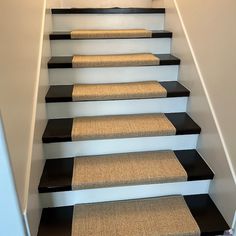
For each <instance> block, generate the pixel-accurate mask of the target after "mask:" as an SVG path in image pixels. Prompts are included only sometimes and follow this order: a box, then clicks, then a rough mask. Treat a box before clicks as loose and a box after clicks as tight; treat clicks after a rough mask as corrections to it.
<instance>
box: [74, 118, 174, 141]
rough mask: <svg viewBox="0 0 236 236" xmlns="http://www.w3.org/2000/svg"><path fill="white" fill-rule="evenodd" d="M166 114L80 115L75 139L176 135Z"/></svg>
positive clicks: (76, 121) (75, 128)
mask: <svg viewBox="0 0 236 236" xmlns="http://www.w3.org/2000/svg"><path fill="white" fill-rule="evenodd" d="M175 134H176V129H175V127H174V126H173V124H172V123H171V122H170V121H169V120H168V118H167V117H166V116H165V114H141V115H118V116H94V117H79V118H75V119H74V120H73V125H72V132H71V137H72V140H73V141H77V140H91V139H112V138H129V137H140V136H141V137H149V136H167V135H175Z"/></svg>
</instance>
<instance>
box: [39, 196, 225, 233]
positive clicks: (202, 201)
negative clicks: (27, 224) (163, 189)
mask: <svg viewBox="0 0 236 236" xmlns="http://www.w3.org/2000/svg"><path fill="white" fill-rule="evenodd" d="M173 197H175V196H173ZM169 198H172V197H171V196H170V197H169ZM158 199H160V198H153V199H151V200H153V201H155V200H158ZM184 200H185V202H186V204H187V207H188V209H189V210H190V212H191V213H192V216H193V218H194V220H195V222H196V223H197V225H198V227H199V229H200V233H201V235H204V236H208V235H209V236H210V235H223V233H224V231H226V230H229V226H228V224H227V223H226V221H225V220H224V218H223V216H222V215H221V213H220V212H219V210H218V209H217V207H216V206H215V204H214V202H213V201H212V200H211V198H210V196H209V195H207V194H201V195H190V196H184ZM143 201H145V199H140V200H135V202H137V203H138V204H139V205H142V203H143ZM123 203H125V204H128V205H129V204H132V203H133V201H132V200H131V201H123ZM104 204H106V203H104ZM113 204H116V203H113ZM118 204H120V202H118ZM94 205H95V206H96V204H94ZM84 207H85V209H86V205H85V206H84ZM74 209H75V207H74V206H68V207H57V208H46V209H43V212H42V216H41V222H40V226H39V231H38V236H49V235H50V236H53V235H57V236H70V235H71V233H72V220H73V212H74ZM144 210H145V211H147V210H148V209H146V208H144ZM140 214H141V212H140ZM124 217H125V215H124ZM131 224H132V222H131Z"/></svg>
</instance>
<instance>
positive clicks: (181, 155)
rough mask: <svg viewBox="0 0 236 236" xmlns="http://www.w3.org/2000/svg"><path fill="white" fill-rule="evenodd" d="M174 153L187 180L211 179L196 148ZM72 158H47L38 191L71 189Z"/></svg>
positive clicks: (209, 171) (211, 173)
mask: <svg viewBox="0 0 236 236" xmlns="http://www.w3.org/2000/svg"><path fill="white" fill-rule="evenodd" d="M175 154H176V157H177V158H178V160H179V161H180V163H181V165H182V166H183V168H184V169H185V171H186V172H187V175H188V181H195V180H208V179H213V177H214V174H213V172H212V171H211V169H210V168H209V167H208V166H207V164H206V163H205V162H204V160H203V159H202V158H201V156H200V155H199V154H198V152H197V151H196V150H187V151H186V150H181V151H175ZM88 158H89V157H88ZM73 160H74V158H64V159H53V160H47V161H46V164H45V166H44V170H43V174H42V177H41V181H40V184H39V188H38V189H39V192H40V193H48V192H60V191H70V190H72V186H71V184H72V176H73V166H74V161H73ZM114 187H115V186H114Z"/></svg>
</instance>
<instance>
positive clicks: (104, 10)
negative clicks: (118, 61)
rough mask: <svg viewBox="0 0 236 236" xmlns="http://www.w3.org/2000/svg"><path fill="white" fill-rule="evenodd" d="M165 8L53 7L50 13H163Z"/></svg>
mask: <svg viewBox="0 0 236 236" xmlns="http://www.w3.org/2000/svg"><path fill="white" fill-rule="evenodd" d="M164 13H165V8H118V7H115V8H53V9H52V14H164Z"/></svg>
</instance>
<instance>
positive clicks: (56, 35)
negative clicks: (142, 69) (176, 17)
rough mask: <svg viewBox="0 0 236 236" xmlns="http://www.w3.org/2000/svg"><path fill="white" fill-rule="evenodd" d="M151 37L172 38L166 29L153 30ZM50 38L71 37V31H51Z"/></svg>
mask: <svg viewBox="0 0 236 236" xmlns="http://www.w3.org/2000/svg"><path fill="white" fill-rule="evenodd" d="M134 38H135V37H134ZM151 38H172V32H170V31H166V30H153V31H152V37H151ZM50 39H51V40H61V39H64V40H66V39H71V32H68V31H67V32H53V33H51V34H50ZM96 39H98V38H96ZM102 39H103V38H102ZM113 39H114V38H113ZM122 39H124V38H122ZM129 39H132V38H129ZM137 39H144V38H137ZM147 39H148V38H147ZM72 40H86V39H72ZM90 40H93V38H90Z"/></svg>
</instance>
